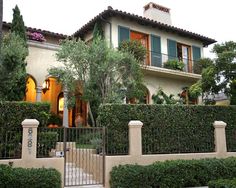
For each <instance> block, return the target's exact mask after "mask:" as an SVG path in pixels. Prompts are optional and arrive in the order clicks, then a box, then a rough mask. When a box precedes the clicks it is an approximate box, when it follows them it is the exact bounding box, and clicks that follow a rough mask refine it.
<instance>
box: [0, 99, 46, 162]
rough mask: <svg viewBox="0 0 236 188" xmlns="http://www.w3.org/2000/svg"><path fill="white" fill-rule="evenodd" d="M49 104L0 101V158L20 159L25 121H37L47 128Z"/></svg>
mask: <svg viewBox="0 0 236 188" xmlns="http://www.w3.org/2000/svg"><path fill="white" fill-rule="evenodd" d="M49 110H50V105H49V104H48V103H29V102H3V101H0V135H1V136H0V158H20V157H21V142H22V125H21V122H22V121H23V120H24V119H37V120H38V121H39V122H40V125H39V126H46V125H47V120H48V117H49Z"/></svg>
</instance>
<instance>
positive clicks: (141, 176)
mask: <svg viewBox="0 0 236 188" xmlns="http://www.w3.org/2000/svg"><path fill="white" fill-rule="evenodd" d="M235 176H236V158H227V159H202V160H175V161H165V162H156V163H154V164H152V165H148V166H141V165H120V166H118V167H114V168H113V169H112V171H111V179H110V184H111V188H118V187H122V188H126V187H127V188H128V187H144V188H151V187H158V188H166V187H171V188H182V187H194V186H206V185H207V183H208V182H209V181H210V180H216V179H219V178H234V177H235Z"/></svg>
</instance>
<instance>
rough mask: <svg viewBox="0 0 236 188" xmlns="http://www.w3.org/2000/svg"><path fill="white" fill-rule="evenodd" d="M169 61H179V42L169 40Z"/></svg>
mask: <svg viewBox="0 0 236 188" xmlns="http://www.w3.org/2000/svg"><path fill="white" fill-rule="evenodd" d="M167 47H168V49H167V50H168V60H173V59H177V42H176V41H174V40H170V39H167Z"/></svg>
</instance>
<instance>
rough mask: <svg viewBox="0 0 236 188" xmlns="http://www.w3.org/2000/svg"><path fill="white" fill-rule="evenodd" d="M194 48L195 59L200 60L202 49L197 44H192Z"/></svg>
mask: <svg viewBox="0 0 236 188" xmlns="http://www.w3.org/2000/svg"><path fill="white" fill-rule="evenodd" d="M192 49H193V60H194V61H198V60H199V59H200V58H201V49H200V48H199V47H196V46H192Z"/></svg>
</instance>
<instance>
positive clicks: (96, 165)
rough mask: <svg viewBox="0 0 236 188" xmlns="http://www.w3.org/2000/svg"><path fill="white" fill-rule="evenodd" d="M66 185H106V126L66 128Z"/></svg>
mask: <svg viewBox="0 0 236 188" xmlns="http://www.w3.org/2000/svg"><path fill="white" fill-rule="evenodd" d="M63 144H64V158H65V168H64V169H65V170H64V185H65V186H78V185H98V184H101V185H104V183H105V180H104V174H105V173H104V172H105V166H104V165H105V162H104V161H105V128H103V127H92V128H82V127H79V128H78V127H75V128H64V143H63Z"/></svg>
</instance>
